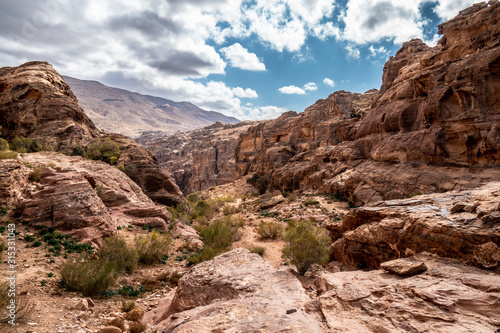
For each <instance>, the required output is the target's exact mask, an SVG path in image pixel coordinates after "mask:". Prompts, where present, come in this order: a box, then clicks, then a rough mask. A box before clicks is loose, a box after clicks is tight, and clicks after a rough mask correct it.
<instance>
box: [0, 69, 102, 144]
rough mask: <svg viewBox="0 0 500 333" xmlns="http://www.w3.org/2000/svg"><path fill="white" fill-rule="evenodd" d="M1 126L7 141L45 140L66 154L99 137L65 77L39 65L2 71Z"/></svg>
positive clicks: (0, 93)
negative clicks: (21, 137) (21, 138)
mask: <svg viewBox="0 0 500 333" xmlns="http://www.w3.org/2000/svg"><path fill="white" fill-rule="evenodd" d="M0 124H1V126H2V137H4V138H5V139H7V140H8V141H11V140H12V139H14V138H15V137H16V136H18V137H20V136H23V137H30V138H33V139H40V138H43V139H45V141H46V143H47V144H50V145H52V147H53V148H54V149H55V150H62V151H66V152H71V151H72V149H73V147H75V146H83V145H85V144H87V143H88V142H89V141H91V140H92V139H93V138H94V137H96V136H97V135H98V130H97V128H96V127H95V126H94V124H93V123H92V121H91V120H90V119H89V118H88V117H87V116H86V115H85V113H84V111H83V109H82V108H81V107H80V106H79V105H78V100H77V99H76V97H75V96H74V95H73V93H72V92H71V90H70V88H69V86H68V85H67V84H66V83H65V82H64V80H63V79H62V77H61V76H60V75H59V74H58V73H57V72H56V70H55V69H54V68H53V67H52V66H51V65H50V64H49V63H46V62H40V61H34V62H28V63H25V64H23V65H21V66H19V67H3V68H0Z"/></svg>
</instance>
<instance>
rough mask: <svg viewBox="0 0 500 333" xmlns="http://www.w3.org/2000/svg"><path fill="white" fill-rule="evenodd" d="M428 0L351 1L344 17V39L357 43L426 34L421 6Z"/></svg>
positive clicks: (415, 36) (398, 39)
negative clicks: (424, 32)
mask: <svg viewBox="0 0 500 333" xmlns="http://www.w3.org/2000/svg"><path fill="white" fill-rule="evenodd" d="M424 1H429V0H415V1H400V0H372V1H365V0H349V2H348V3H347V9H346V10H345V12H344V13H343V14H342V16H341V20H342V21H343V22H344V23H345V29H344V30H343V32H342V38H343V39H345V40H347V41H350V42H352V43H356V44H365V43H373V42H378V41H381V40H393V41H394V43H403V42H405V41H407V40H410V39H411V38H417V37H421V36H423V29H422V27H423V20H422V18H421V15H420V11H419V6H420V4H421V3H423V2H424Z"/></svg>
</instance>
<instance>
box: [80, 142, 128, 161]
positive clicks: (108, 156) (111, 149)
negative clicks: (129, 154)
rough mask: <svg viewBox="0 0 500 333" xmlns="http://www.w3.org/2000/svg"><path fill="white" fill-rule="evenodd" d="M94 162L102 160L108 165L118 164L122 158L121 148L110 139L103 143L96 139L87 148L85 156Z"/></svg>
mask: <svg viewBox="0 0 500 333" xmlns="http://www.w3.org/2000/svg"><path fill="white" fill-rule="evenodd" d="M84 156H85V157H86V158H90V159H92V160H101V161H103V162H106V163H108V164H116V162H117V161H118V159H119V158H120V147H119V146H118V144H117V143H116V142H114V141H113V140H111V139H110V138H105V139H104V140H103V141H101V140H100V139H96V140H95V141H94V142H92V143H91V144H89V145H88V146H87V152H86V153H85V155H84Z"/></svg>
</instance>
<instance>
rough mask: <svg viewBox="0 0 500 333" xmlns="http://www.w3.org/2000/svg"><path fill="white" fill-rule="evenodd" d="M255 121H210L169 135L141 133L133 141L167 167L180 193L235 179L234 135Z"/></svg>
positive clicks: (236, 138)
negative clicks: (187, 130) (232, 123)
mask: <svg viewBox="0 0 500 333" xmlns="http://www.w3.org/2000/svg"><path fill="white" fill-rule="evenodd" d="M255 124H256V122H251V121H245V122H240V123H238V124H234V125H227V124H222V123H221V122H217V123H215V124H213V125H210V126H207V127H204V128H201V129H198V130H195V131H192V132H187V133H180V132H179V133H177V134H175V135H172V136H169V137H160V138H154V136H153V135H151V134H149V135H148V134H145V135H142V136H141V137H140V138H139V139H138V140H137V141H138V142H139V143H141V144H142V145H144V146H145V147H146V148H147V149H150V150H151V151H152V152H153V153H154V154H155V155H156V157H157V158H158V162H159V163H160V164H161V165H162V166H163V167H165V168H166V169H168V170H169V171H170V172H171V174H172V175H173V177H174V178H175V181H176V182H177V184H178V185H179V187H180V189H181V190H182V192H183V193H184V194H186V195H187V194H189V193H192V192H199V191H202V190H206V189H208V188H209V187H211V186H217V185H222V184H227V183H229V182H232V181H234V180H236V179H237V174H236V173H235V160H234V150H235V146H236V142H237V140H238V136H239V134H240V133H242V132H244V131H246V130H247V129H248V128H249V127H251V126H252V125H255Z"/></svg>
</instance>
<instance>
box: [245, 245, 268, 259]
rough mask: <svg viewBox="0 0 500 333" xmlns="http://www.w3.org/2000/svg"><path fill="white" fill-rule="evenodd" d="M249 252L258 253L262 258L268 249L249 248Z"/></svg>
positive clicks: (260, 247) (259, 247)
mask: <svg viewBox="0 0 500 333" xmlns="http://www.w3.org/2000/svg"><path fill="white" fill-rule="evenodd" d="M248 250H249V251H250V252H252V253H257V254H258V255H259V256H261V257H262V256H263V255H264V252H266V248H265V247H262V246H252V247H250V248H248Z"/></svg>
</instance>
